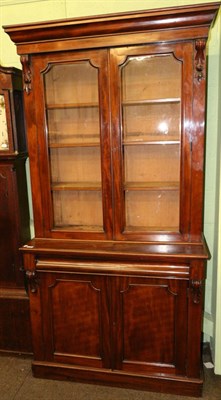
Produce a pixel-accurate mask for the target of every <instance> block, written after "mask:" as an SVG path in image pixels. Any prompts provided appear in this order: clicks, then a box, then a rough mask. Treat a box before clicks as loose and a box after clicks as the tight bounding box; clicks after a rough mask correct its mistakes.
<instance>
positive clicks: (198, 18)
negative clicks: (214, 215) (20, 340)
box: [5, 3, 219, 396]
mask: <svg viewBox="0 0 221 400" xmlns="http://www.w3.org/2000/svg"><path fill="white" fill-rule="evenodd" d="M218 8H219V3H210V4H204V5H200V6H199V5H198V6H188V7H185V8H184V7H180V8H169V9H163V10H153V11H141V12H133V13H122V14H112V15H102V16H95V17H88V18H77V19H67V20H59V21H49V22H40V23H34V24H24V25H13V26H6V27H5V31H6V32H7V33H8V34H9V36H10V37H11V39H12V40H13V41H14V42H15V43H16V45H17V51H18V54H20V56H21V62H22V65H23V80H24V90H25V92H26V93H25V96H24V97H25V115H26V123H27V131H28V146H29V154H30V166H31V182H32V195H33V206H34V221H35V232H36V237H35V239H33V240H32V241H30V242H28V243H27V245H26V246H25V247H23V249H22V251H23V253H24V265H25V270H26V274H27V277H28V279H29V288H30V304H31V321H32V334H33V348H34V361H33V372H34V375H35V376H37V377H45V378H58V379H73V380H78V381H83V382H91V383H103V384H109V385H120V386H125V387H132V388H139V389H147V390H155V391H165V392H172V393H181V394H187V395H194V396H200V394H201V390H202V377H201V368H200V364H201V355H200V337H201V322H202V306H203V285H204V278H205V262H206V259H207V258H208V250H207V246H206V244H205V241H204V238H203V235H202V210H203V181H204V119H205V83H206V54H205V47H206V41H207V36H208V31H209V28H210V25H211V23H212V21H213V20H214V18H215V15H216V13H217V10H218Z"/></svg>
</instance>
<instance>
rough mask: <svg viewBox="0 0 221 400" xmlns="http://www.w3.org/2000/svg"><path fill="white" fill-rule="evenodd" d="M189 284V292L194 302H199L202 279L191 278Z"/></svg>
mask: <svg viewBox="0 0 221 400" xmlns="http://www.w3.org/2000/svg"><path fill="white" fill-rule="evenodd" d="M190 284H191V294H192V299H193V302H194V304H199V303H200V300H201V297H202V281H201V280H192V281H191V282H190Z"/></svg>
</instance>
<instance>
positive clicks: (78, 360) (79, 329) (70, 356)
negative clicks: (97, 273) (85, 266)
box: [41, 274, 109, 368]
mask: <svg viewBox="0 0 221 400" xmlns="http://www.w3.org/2000/svg"><path fill="white" fill-rule="evenodd" d="M41 276H42V277H43V278H44V282H43V285H42V288H41V296H42V301H43V302H44V304H45V305H46V309H47V311H44V317H43V318H44V321H43V324H44V327H45V328H44V335H45V340H46V343H48V345H47V349H45V351H46V353H47V357H49V359H51V360H54V361H58V362H69V363H72V364H76V365H85V366H86V365H87V366H94V367H97V368H100V367H102V366H104V365H105V363H107V357H106V353H107V352H108V351H109V350H108V349H109V345H107V348H106V347H105V348H104V343H106V342H107V340H106V337H107V333H106V332H108V320H107V319H106V315H104V310H105V304H106V300H105V298H106V297H105V296H106V295H105V294H104V280H102V279H99V278H93V279H92V278H91V277H89V276H83V275H82V276H80V275H70V274H66V275H65V274H63V275H62V274H57V275H55V274H47V275H46V274H43V275H41ZM105 323H107V325H106V326H105Z"/></svg>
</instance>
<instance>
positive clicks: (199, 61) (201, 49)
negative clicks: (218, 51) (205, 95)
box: [195, 39, 206, 82]
mask: <svg viewBox="0 0 221 400" xmlns="http://www.w3.org/2000/svg"><path fill="white" fill-rule="evenodd" d="M205 49H206V41H205V39H198V40H196V44H195V50H196V55H195V77H196V78H197V80H198V81H199V82H200V81H201V80H202V79H203V78H205V72H204V71H205V59H206V57H205Z"/></svg>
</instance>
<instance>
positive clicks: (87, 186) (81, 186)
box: [51, 182, 101, 191]
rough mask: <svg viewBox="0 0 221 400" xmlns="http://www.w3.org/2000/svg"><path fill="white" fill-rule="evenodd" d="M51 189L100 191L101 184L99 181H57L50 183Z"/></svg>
mask: <svg viewBox="0 0 221 400" xmlns="http://www.w3.org/2000/svg"><path fill="white" fill-rule="evenodd" d="M51 188H52V190H54V191H55V190H60V191H65V190H76V191H100V190H101V184H100V183H99V182H59V183H52V185H51Z"/></svg>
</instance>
